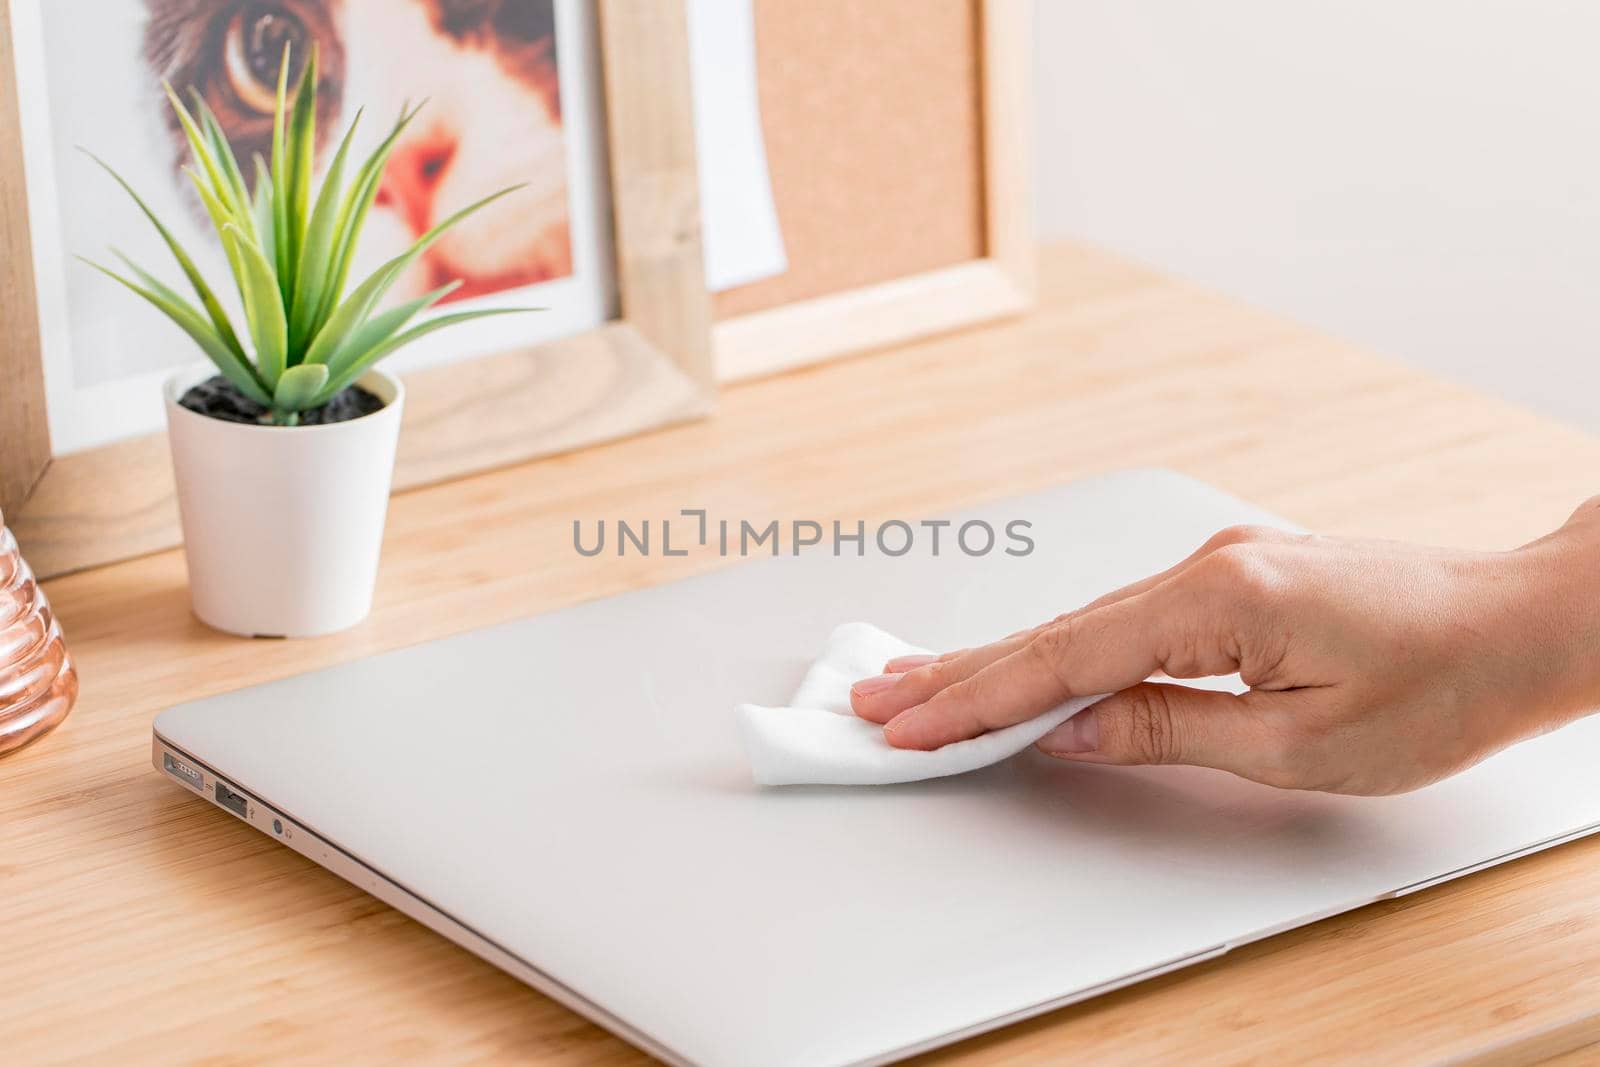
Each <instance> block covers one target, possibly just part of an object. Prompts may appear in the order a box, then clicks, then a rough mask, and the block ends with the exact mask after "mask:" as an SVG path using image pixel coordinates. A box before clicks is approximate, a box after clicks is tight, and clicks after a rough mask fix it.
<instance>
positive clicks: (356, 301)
mask: <svg viewBox="0 0 1600 1067" xmlns="http://www.w3.org/2000/svg"><path fill="white" fill-rule="evenodd" d="M520 188H522V186H520V185H513V186H510V187H508V188H505V189H501V190H500V191H499V192H497V193H491V194H490V195H488V196H486V197H484V198H483V199H482V200H479V201H478V202H477V203H475V204H469V205H467V206H466V207H464V208H462V209H461V210H460V211H458V212H456V213H455V214H454V215H451V216H450V217H449V218H447V219H445V220H444V221H443V222H441V223H439V225H437V226H435V227H434V228H433V229H431V230H429V231H428V232H427V233H425V234H423V235H422V236H421V237H419V238H417V240H416V241H415V242H414V243H413V244H412V245H411V247H410V248H408V249H406V250H405V251H404V252H402V253H400V255H398V256H396V257H394V258H393V259H391V260H390V261H389V262H387V263H385V264H384V265H383V266H381V267H379V268H378V269H377V270H375V271H373V273H372V275H371V276H370V277H369V278H367V280H366V281H364V282H362V283H361V284H360V285H359V286H357V287H356V291H355V292H353V293H351V294H350V295H349V296H348V297H346V298H345V301H344V303H343V304H340V305H339V308H338V310H336V311H335V312H334V313H333V314H332V315H331V316H330V317H329V318H328V321H327V323H326V325H324V326H323V327H322V329H321V331H319V332H318V334H317V336H316V337H315V338H314V339H313V340H312V342H311V347H310V348H309V349H308V350H307V351H306V362H307V363H326V362H327V360H328V357H329V356H331V355H333V351H334V349H335V348H337V347H338V346H339V345H340V343H341V342H343V340H344V338H345V337H346V336H347V335H348V334H349V332H350V331H351V330H353V329H355V328H356V326H357V325H359V324H360V323H362V322H365V321H366V319H367V317H368V316H370V315H371V314H372V312H373V309H374V308H376V307H377V306H378V301H380V300H382V299H383V296H384V294H385V293H387V292H388V291H389V289H390V287H391V286H393V285H394V283H395V282H396V281H398V280H399V278H400V275H401V274H403V273H404V272H405V269H406V268H407V267H409V266H411V264H412V263H414V262H416V259H417V257H418V256H420V255H422V253H423V252H425V251H427V250H428V248H429V246H431V245H432V244H433V243H434V242H435V241H437V240H438V239H439V238H440V237H442V236H444V234H445V232H446V231H448V230H449V229H450V228H451V227H452V226H454V225H456V224H457V223H458V222H460V221H462V220H463V219H465V218H466V217H467V216H469V215H472V214H473V213H475V212H477V211H481V210H482V209H483V208H486V207H488V206H489V205H490V204H492V203H494V202H495V201H496V200H498V199H500V198H501V197H502V196H505V195H506V194H508V193H512V192H515V191H516V190H518V189H520Z"/></svg>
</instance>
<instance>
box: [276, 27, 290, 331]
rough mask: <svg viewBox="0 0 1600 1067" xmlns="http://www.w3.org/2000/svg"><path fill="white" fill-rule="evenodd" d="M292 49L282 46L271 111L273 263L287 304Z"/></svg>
mask: <svg viewBox="0 0 1600 1067" xmlns="http://www.w3.org/2000/svg"><path fill="white" fill-rule="evenodd" d="M290 51H291V50H290V48H289V45H288V43H287V42H286V43H285V44H284V46H283V61H282V62H281V63H279V65H278V99H277V106H276V107H274V108H273V111H272V161H271V162H272V188H273V196H272V247H273V251H274V252H275V255H274V257H273V259H274V262H275V263H277V265H278V284H279V288H280V291H281V292H282V293H283V299H284V300H285V301H287V300H288V299H289V294H290V293H291V292H292V290H290V289H289V288H288V287H287V282H286V279H287V278H288V277H289V252H290V244H289V196H288V192H289V174H288V170H289V149H288V146H287V144H286V137H285V131H284V125H285V121H286V118H285V117H286V116H287V114H288V111H289V109H288V104H287V100H288V95H289V57H290Z"/></svg>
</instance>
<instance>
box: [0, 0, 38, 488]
mask: <svg viewBox="0 0 1600 1067" xmlns="http://www.w3.org/2000/svg"><path fill="white" fill-rule="evenodd" d="M12 48H13V44H12V38H11V4H10V0H0V145H4V146H6V148H5V150H4V151H0V511H4V512H15V510H16V509H17V507H18V506H19V505H21V503H22V502H23V501H24V500H26V499H27V498H28V493H29V492H30V491H31V490H32V489H33V485H34V483H35V482H36V481H38V479H39V476H40V475H41V474H43V473H44V469H45V466H46V465H47V464H48V463H49V462H50V428H49V424H48V422H47V421H46V413H45V412H46V409H45V394H44V366H43V364H42V363H41V362H40V360H39V308H38V305H37V304H36V303H35V302H34V293H35V289H34V277H33V246H32V244H31V243H30V238H29V236H28V233H29V231H28V225H27V221H28V190H27V183H26V181H25V180H24V175H23V167H22V153H21V152H18V151H16V150H15V146H17V145H20V144H21V143H22V120H21V113H20V110H19V109H20V108H21V101H20V100H19V98H18V94H17V85H16V80H15V79H14V78H11V77H10V76H9V75H7V74H6V72H7V71H10V70H13V69H14V67H15V64H14V63H13V61H12Z"/></svg>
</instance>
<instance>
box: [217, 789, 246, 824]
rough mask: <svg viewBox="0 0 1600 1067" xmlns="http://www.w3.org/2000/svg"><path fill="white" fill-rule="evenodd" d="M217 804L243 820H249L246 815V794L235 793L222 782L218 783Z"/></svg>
mask: <svg viewBox="0 0 1600 1067" xmlns="http://www.w3.org/2000/svg"><path fill="white" fill-rule="evenodd" d="M217 803H218V804H221V805H222V806H223V807H225V808H227V809H228V810H229V811H231V812H233V813H234V814H235V815H237V816H239V818H241V819H247V818H249V815H247V814H246V813H245V806H244V794H243V793H235V792H234V791H233V790H231V789H229V788H228V787H227V786H225V785H223V784H222V783H221V782H218V783H217Z"/></svg>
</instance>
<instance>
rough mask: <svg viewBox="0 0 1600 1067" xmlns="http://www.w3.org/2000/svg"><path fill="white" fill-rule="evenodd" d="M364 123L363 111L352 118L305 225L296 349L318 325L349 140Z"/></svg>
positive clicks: (293, 325)
mask: <svg viewBox="0 0 1600 1067" xmlns="http://www.w3.org/2000/svg"><path fill="white" fill-rule="evenodd" d="M360 124H361V112H360V111H357V112H356V115H355V118H353V119H351V120H350V129H349V130H348V131H347V132H346V133H345V135H344V140H342V141H340V142H339V150H338V151H337V152H335V153H334V154H333V162H332V163H330V164H328V172H327V174H326V175H325V176H324V177H323V179H322V192H321V193H319V194H318V195H317V206H316V208H315V209H314V210H313V211H312V212H311V221H310V222H309V223H307V225H306V232H305V238H304V241H303V243H302V244H301V246H300V263H299V266H298V267H297V268H296V272H295V293H294V315H293V318H292V319H291V320H290V323H289V337H290V344H291V345H292V346H293V347H294V348H295V349H296V350H298V349H300V347H301V346H302V345H303V344H304V342H305V339H306V338H307V337H309V336H311V331H312V330H313V329H315V328H316V326H317V321H316V319H317V312H318V309H320V308H321V307H322V291H323V289H324V288H325V287H326V286H327V285H328V282H329V278H328V275H329V272H330V270H331V268H332V265H333V262H332V261H333V256H334V251H333V240H334V226H335V225H336V224H337V222H338V218H339V201H340V193H341V191H342V190H343V182H344V164H345V157H346V156H348V155H349V154H350V142H351V141H352V140H353V139H354V138H355V135H356V128H357V127H358V126H359V125H360Z"/></svg>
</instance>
